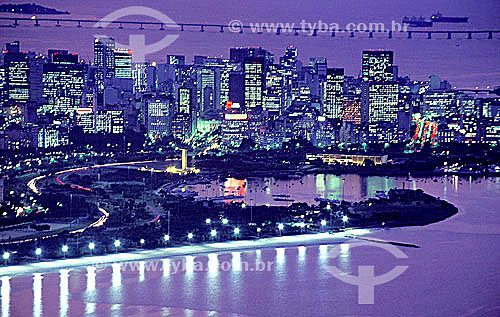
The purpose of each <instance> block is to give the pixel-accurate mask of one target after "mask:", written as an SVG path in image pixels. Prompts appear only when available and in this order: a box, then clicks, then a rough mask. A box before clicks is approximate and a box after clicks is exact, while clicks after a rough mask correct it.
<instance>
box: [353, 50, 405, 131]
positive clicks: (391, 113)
mask: <svg viewBox="0 0 500 317" xmlns="http://www.w3.org/2000/svg"><path fill="white" fill-rule="evenodd" d="M393 58H394V53H393V52H392V51H383V50H379V51H363V57H362V79H363V80H362V88H361V89H362V92H361V95H362V107H361V121H362V122H363V123H366V122H375V121H378V120H383V121H385V120H386V119H387V120H388V119H390V120H391V121H395V120H396V119H397V110H398V109H397V105H394V104H393V102H394V99H395V98H396V100H397V96H396V97H394V93H395V92H394V89H397V87H398V85H397V83H395V84H388V83H389V82H392V81H393V79H394V74H393V71H394V67H393ZM374 83H377V84H374ZM387 94H389V95H387ZM370 102H372V103H373V104H372V103H370ZM385 102H388V104H387V105H386V106H385V105H384V103H385ZM384 112H387V113H384ZM371 116H373V117H371Z"/></svg>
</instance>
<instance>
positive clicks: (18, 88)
mask: <svg viewBox="0 0 500 317" xmlns="http://www.w3.org/2000/svg"><path fill="white" fill-rule="evenodd" d="M6 46H7V48H8V49H7V50H6V51H5V52H4V53H3V54H2V59H3V71H1V73H2V74H3V75H2V77H3V80H2V81H3V83H2V86H3V89H2V90H3V92H2V93H1V96H2V99H3V100H2V102H1V104H2V105H3V107H8V108H9V110H8V111H7V112H6V113H7V114H8V115H7V118H6V119H7V121H10V120H16V121H18V120H22V121H31V120H29V119H30V118H33V117H34V115H31V113H34V112H35V111H34V110H35V109H36V108H37V107H38V105H39V104H40V103H41V102H42V67H43V61H42V60H41V58H40V57H39V56H37V55H35V54H34V53H25V52H22V51H20V49H19V42H17V41H16V42H12V43H7V45H6ZM33 119H34V118H33Z"/></svg>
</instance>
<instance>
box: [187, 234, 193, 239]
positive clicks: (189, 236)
mask: <svg viewBox="0 0 500 317" xmlns="http://www.w3.org/2000/svg"><path fill="white" fill-rule="evenodd" d="M188 239H189V240H191V239H193V233H192V232H190V233H188Z"/></svg>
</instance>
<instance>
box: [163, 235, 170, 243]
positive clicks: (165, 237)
mask: <svg viewBox="0 0 500 317" xmlns="http://www.w3.org/2000/svg"><path fill="white" fill-rule="evenodd" d="M163 240H165V243H168V241H170V236H169V235H168V234H166V235H164V236H163Z"/></svg>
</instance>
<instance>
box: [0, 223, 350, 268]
mask: <svg viewBox="0 0 500 317" xmlns="http://www.w3.org/2000/svg"><path fill="white" fill-rule="evenodd" d="M348 220H349V218H348V217H347V216H343V217H342V221H343V222H344V225H345V224H346V223H347V221H348ZM228 222H229V221H228V220H227V219H226V218H223V219H222V223H223V224H227V223H228ZM205 223H207V224H210V223H211V220H210V218H207V219H206V220H205ZM326 225H327V221H326V220H324V219H323V220H321V226H323V227H324V226H326ZM299 226H300V228H301V230H302V228H304V227H305V223H303V222H302V223H300V224H299ZM284 228H285V225H284V224H283V223H279V224H278V229H279V231H280V235H281V234H282V231H283V229H284ZM261 230H262V229H261V228H257V233H260V232H261ZM233 232H234V235H235V236H239V234H240V232H241V230H240V228H238V227H236V228H234V230H233ZM210 236H211V237H212V238H215V237H217V230H215V229H212V230H210ZM187 237H188V239H189V240H192V239H193V238H194V234H193V233H192V232H189V233H188V235H187ZM163 240H164V241H165V242H166V243H168V242H169V241H170V235H168V234H165V235H164V236H163ZM139 243H140V244H141V245H144V244H145V243H146V241H145V240H144V239H141V240H139ZM113 245H114V246H115V248H116V250H118V248H119V247H120V246H121V242H120V240H118V239H117V240H115V241H114V243H113ZM88 247H89V250H90V254H92V252H93V251H94V249H95V247H96V244H95V243H94V242H90V243H89V245H88ZM61 251H62V252H63V254H64V257H65V258H66V253H67V252H68V251H69V247H68V245H66V244H64V245H63V246H62V247H61ZM35 255H36V256H37V258H38V259H40V256H41V255H42V249H41V248H36V249H35ZM2 257H3V259H4V262H5V264H7V261H8V260H9V258H10V253H9V252H4V253H3V256H2Z"/></svg>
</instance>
